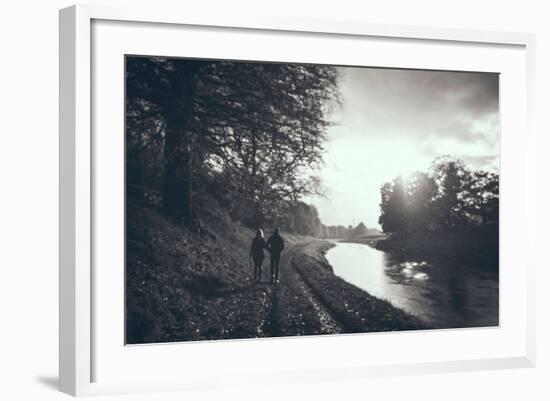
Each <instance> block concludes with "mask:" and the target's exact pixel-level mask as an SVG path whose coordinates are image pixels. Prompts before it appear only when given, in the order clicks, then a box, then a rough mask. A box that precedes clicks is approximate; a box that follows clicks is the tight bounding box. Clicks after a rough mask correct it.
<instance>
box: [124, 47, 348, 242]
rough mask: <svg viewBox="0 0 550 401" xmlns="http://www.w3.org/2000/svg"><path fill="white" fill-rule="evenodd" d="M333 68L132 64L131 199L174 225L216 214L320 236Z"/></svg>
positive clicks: (334, 100) (334, 91)
mask: <svg viewBox="0 0 550 401" xmlns="http://www.w3.org/2000/svg"><path fill="white" fill-rule="evenodd" d="M338 78H339V77H338V72H337V69H336V68H334V67H330V66H322V65H298V64H279V63H277V64H269V63H252V62H248V63H247V62H232V61H209V60H187V59H171V58H162V57H127V58H126V150H127V158H126V164H127V169H126V171H127V195H128V198H129V200H130V201H133V202H134V201H135V202H143V203H146V204H149V205H155V206H157V207H158V208H159V209H160V210H161V211H162V212H163V214H164V215H165V216H166V217H167V218H169V219H170V220H172V221H174V222H178V223H182V224H186V225H193V224H196V223H197V221H200V215H201V213H202V212H201V211H202V210H205V209H214V208H215V209H220V210H223V211H226V212H227V213H229V215H230V216H231V217H232V218H233V219H234V220H236V221H239V222H242V223H244V224H246V225H248V226H250V227H262V226H274V225H281V226H285V229H287V230H291V231H294V232H297V233H301V234H309V235H316V234H317V233H318V231H319V227H320V221H319V217H318V214H317V210H315V208H313V207H311V206H308V205H306V204H305V203H303V202H301V201H300V199H301V198H302V197H303V196H305V195H310V194H315V193H319V192H320V191H321V188H320V182H319V179H318V178H317V177H315V176H311V175H306V174H305V171H312V168H313V167H315V166H317V165H318V164H319V163H320V162H321V161H322V152H323V146H324V143H325V139H326V138H325V133H326V128H327V127H328V126H329V120H328V116H329V114H330V113H331V112H332V110H333V109H334V108H335V107H337V106H338V105H339V104H340V100H339V96H340V95H339V92H338V85H337V81H338Z"/></svg>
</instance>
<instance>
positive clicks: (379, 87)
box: [307, 67, 500, 228]
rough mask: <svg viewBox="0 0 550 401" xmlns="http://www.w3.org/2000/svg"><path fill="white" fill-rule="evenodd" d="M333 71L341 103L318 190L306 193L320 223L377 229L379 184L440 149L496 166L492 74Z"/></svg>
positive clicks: (422, 166)
mask: <svg viewBox="0 0 550 401" xmlns="http://www.w3.org/2000/svg"><path fill="white" fill-rule="evenodd" d="M339 69H340V72H341V79H340V83H339V85H340V91H341V93H342V100H343V103H342V107H341V108H340V109H339V110H338V111H337V112H335V113H334V114H333V115H332V116H331V120H333V121H334V124H333V126H331V127H329V129H328V132H327V139H328V141H327V143H326V146H325V153H324V163H323V165H322V166H321V167H320V169H319V170H317V171H315V172H314V174H315V175H318V176H320V178H321V179H322V182H323V184H324V188H325V192H326V195H325V197H323V198H321V197H311V198H308V199H307V202H309V203H311V204H314V205H315V206H316V207H317V208H318V210H319V215H320V218H321V221H322V222H323V223H324V224H326V225H338V224H342V225H346V226H347V225H357V224H358V223H359V222H364V223H365V224H366V225H367V227H369V228H371V227H374V228H380V227H379V225H378V217H379V214H380V209H379V203H380V187H381V186H382V185H383V184H384V183H385V182H388V181H391V180H392V179H393V178H395V177H396V176H398V175H404V176H406V175H408V174H410V173H412V172H414V171H418V170H421V171H426V170H427V169H428V167H429V165H430V162H431V161H432V160H433V159H434V158H436V157H437V156H440V155H451V156H456V157H459V158H461V159H462V160H464V162H465V163H466V164H467V165H468V166H469V167H471V168H473V169H485V170H491V171H496V170H497V169H498V165H499V129H500V128H499V107H498V105H499V84H498V82H499V81H498V80H499V78H498V74H490V73H465V72H450V71H425V70H398V69H376V68H363V67H361V68H359V67H339Z"/></svg>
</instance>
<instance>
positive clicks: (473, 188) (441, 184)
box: [379, 156, 499, 237]
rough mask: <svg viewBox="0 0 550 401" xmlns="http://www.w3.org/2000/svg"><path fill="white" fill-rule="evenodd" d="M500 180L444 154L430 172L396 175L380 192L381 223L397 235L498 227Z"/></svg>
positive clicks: (384, 227)
mask: <svg viewBox="0 0 550 401" xmlns="http://www.w3.org/2000/svg"><path fill="white" fill-rule="evenodd" d="M498 190H499V176H498V174H495V173H491V172H487V171H472V170H470V169H469V168H468V167H467V166H466V165H465V164H464V162H463V161H461V160H459V159H455V158H451V157H449V156H443V157H439V158H437V159H435V160H434V161H433V162H432V165H431V167H430V170H429V171H428V172H416V173H414V174H412V175H411V176H409V177H407V179H405V178H404V177H396V178H395V179H394V180H393V181H392V182H389V183H385V184H384V185H383V186H382V188H381V191H380V192H381V202H380V211H381V215H380V219H379V223H380V225H381V226H382V228H383V230H384V231H385V232H391V233H394V234H395V235H396V236H397V237H408V236H410V235H413V234H414V235H417V236H418V235H424V236H429V235H433V234H437V233H441V232H461V231H464V230H465V229H467V228H471V227H475V226H480V225H485V224H498V201H499V193H498Z"/></svg>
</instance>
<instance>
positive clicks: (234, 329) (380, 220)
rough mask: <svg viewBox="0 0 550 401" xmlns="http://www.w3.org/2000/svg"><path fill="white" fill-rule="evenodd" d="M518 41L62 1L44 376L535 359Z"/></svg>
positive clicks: (100, 379)
mask: <svg viewBox="0 0 550 401" xmlns="http://www.w3.org/2000/svg"><path fill="white" fill-rule="evenodd" d="M533 58H534V37H533V36H532V35H529V34H520V33H503V32H478V31H467V30H449V29H435V28H423V27H411V26H382V25H372V24H368V23H366V22H365V23H350V22H334V21H303V20H294V19H292V18H288V19H283V20H281V19H274V18H252V17H247V18H244V17H243V19H242V20H235V19H232V18H227V17H222V16H218V17H216V16H213V15H208V16H206V15H185V13H183V12H180V11H173V12H170V13H168V12H165V11H159V10H155V9H154V8H150V9H149V8H147V9H142V8H127V9H113V8H109V7H105V6H73V7H70V8H67V9H63V10H61V12H60V211H61V212H60V216H61V217H60V218H61V221H60V243H61V248H60V388H61V391H64V392H66V393H69V394H72V395H92V394H108V393H121V392H123V393H126V392H139V391H165V390H176V389H197V388H208V387H212V386H226V385H232V386H234V385H239V384H245V383H246V382H248V381H250V380H254V381H255V382H257V383H262V382H266V383H267V382H268V381H270V380H273V377H276V378H277V380H278V381H279V382H283V383H285V382H286V383H290V382H293V381H308V380H330V379H332V378H342V377H347V378H350V377H351V378H354V379H357V380H360V379H362V378H366V377H373V376H384V375H401V374H418V373H430V372H441V371H465V370H480V369H501V368H510V367H529V366H534V363H535V341H534V284H533V281H534V277H533V263H534V260H533V258H534V256H531V255H533V253H532V252H529V250H530V249H531V245H530V241H529V235H528V234H529V232H532V230H533V227H532V225H533V224H534V223H533V221H534V216H535V213H536V212H535V208H534V204H533V199H532V197H531V196H530V193H529V191H528V190H527V188H530V187H531V186H530V183H533V182H534V179H535V178H534V177H535V160H534V155H535V153H534V134H533V133H532V131H531V126H530V124H531V117H530V113H531V112H532V110H533V104H532V102H533V87H534V71H533V65H534V63H533ZM526 222H528V223H526Z"/></svg>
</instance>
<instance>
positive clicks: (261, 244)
mask: <svg viewBox="0 0 550 401" xmlns="http://www.w3.org/2000/svg"><path fill="white" fill-rule="evenodd" d="M266 246H267V245H266V242H265V238H264V232H263V231H262V230H261V229H259V228H258V229H257V230H256V236H255V237H254V239H253V240H252V245H251V246H250V257H251V258H252V260H253V261H254V280H256V282H258V283H259V282H260V280H261V279H262V263H263V261H264V256H265V255H264V249H265V248H266Z"/></svg>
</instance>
